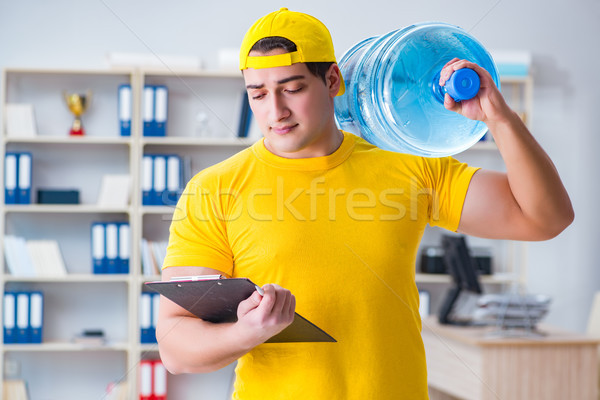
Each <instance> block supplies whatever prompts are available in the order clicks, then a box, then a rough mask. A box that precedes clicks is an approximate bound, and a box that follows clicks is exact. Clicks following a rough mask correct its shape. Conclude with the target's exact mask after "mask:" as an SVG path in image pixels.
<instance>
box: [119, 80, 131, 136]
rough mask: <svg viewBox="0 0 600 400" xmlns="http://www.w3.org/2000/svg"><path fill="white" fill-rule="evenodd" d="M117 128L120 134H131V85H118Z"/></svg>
mask: <svg viewBox="0 0 600 400" xmlns="http://www.w3.org/2000/svg"><path fill="white" fill-rule="evenodd" d="M118 106H119V129H120V132H121V136H131V114H132V97H131V85H130V84H123V85H120V86H119V105H118Z"/></svg>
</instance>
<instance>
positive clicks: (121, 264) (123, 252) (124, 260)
mask: <svg viewBox="0 0 600 400" xmlns="http://www.w3.org/2000/svg"><path fill="white" fill-rule="evenodd" d="M117 226H118V228H119V255H118V257H117V273H118V274H128V273H129V258H130V243H131V235H130V230H129V223H127V222H121V223H119V224H117Z"/></svg>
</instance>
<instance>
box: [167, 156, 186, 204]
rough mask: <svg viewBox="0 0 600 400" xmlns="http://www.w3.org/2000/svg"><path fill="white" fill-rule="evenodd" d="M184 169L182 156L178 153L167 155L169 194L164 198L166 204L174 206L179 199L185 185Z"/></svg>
mask: <svg viewBox="0 0 600 400" xmlns="http://www.w3.org/2000/svg"><path fill="white" fill-rule="evenodd" d="M182 169H183V168H182V162H181V157H179V156H178V155H176V154H171V155H169V156H167V196H166V198H165V199H164V203H165V205H169V206H174V205H176V204H177V200H179V196H180V195H181V189H182V187H183V173H182Z"/></svg>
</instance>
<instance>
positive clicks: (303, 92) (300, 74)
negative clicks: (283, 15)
mask: <svg viewBox="0 0 600 400" xmlns="http://www.w3.org/2000/svg"><path fill="white" fill-rule="evenodd" d="M283 52H284V51H282V50H274V51H272V52H269V53H266V54H262V53H256V54H253V52H251V53H250V55H252V56H254V55H274V54H281V53H283ZM335 68H337V67H335ZM330 72H331V69H330ZM333 73H336V71H333ZM243 74H244V80H245V82H246V88H247V91H248V97H249V101H250V107H251V108H252V112H253V113H254V117H255V118H256V121H257V122H258V124H259V127H260V129H261V131H262V133H263V135H264V136H265V146H266V147H267V149H268V150H269V151H271V152H272V153H274V154H276V155H278V156H281V157H285V158H309V157H319V156H324V155H327V154H330V153H331V152H332V151H334V150H335V149H336V148H337V147H333V148H332V142H335V140H336V138H338V135H339V132H338V130H337V128H336V126H335V121H334V118H333V98H334V97H335V95H336V94H337V88H338V87H339V85H337V86H336V85H335V84H334V85H333V86H334V87H333V88H332V87H331V86H332V85H331V84H329V79H328V84H325V83H324V82H323V80H322V79H321V78H320V77H317V76H315V75H313V74H312V73H310V71H309V70H308V68H307V67H306V65H305V64H302V63H298V64H293V65H290V66H285V67H274V68H262V69H252V68H249V69H246V70H244V72H243ZM329 75H330V73H329V72H328V76H329ZM337 145H339V143H337Z"/></svg>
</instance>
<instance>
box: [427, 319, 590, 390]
mask: <svg viewBox="0 0 600 400" xmlns="http://www.w3.org/2000/svg"><path fill="white" fill-rule="evenodd" d="M539 330H540V331H541V332H544V333H546V336H543V337H535V338H523V337H521V338H497V337H496V338H494V337H493V336H491V335H490V334H491V333H493V332H494V331H495V328H493V327H485V328H482V327H456V326H448V325H440V324H439V323H438V322H437V319H436V318H427V319H425V320H423V332H422V335H423V342H424V344H425V351H426V355H427V373H428V384H429V387H430V388H431V389H432V390H431V393H430V395H431V400H434V399H441V398H445V399H447V398H452V397H447V396H441V394H442V393H447V394H448V395H450V396H455V397H458V398H461V399H473V400H487V399H493V400H519V399H527V400H537V399H543V400H553V399H556V400H565V399H579V400H596V399H597V396H598V386H597V384H598V383H597V380H598V345H599V344H600V341H598V340H597V339H593V338H590V337H587V336H584V335H581V334H575V333H570V332H565V331H561V330H558V329H555V328H550V327H548V326H544V325H540V326H539ZM440 392H441V393H440Z"/></svg>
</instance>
